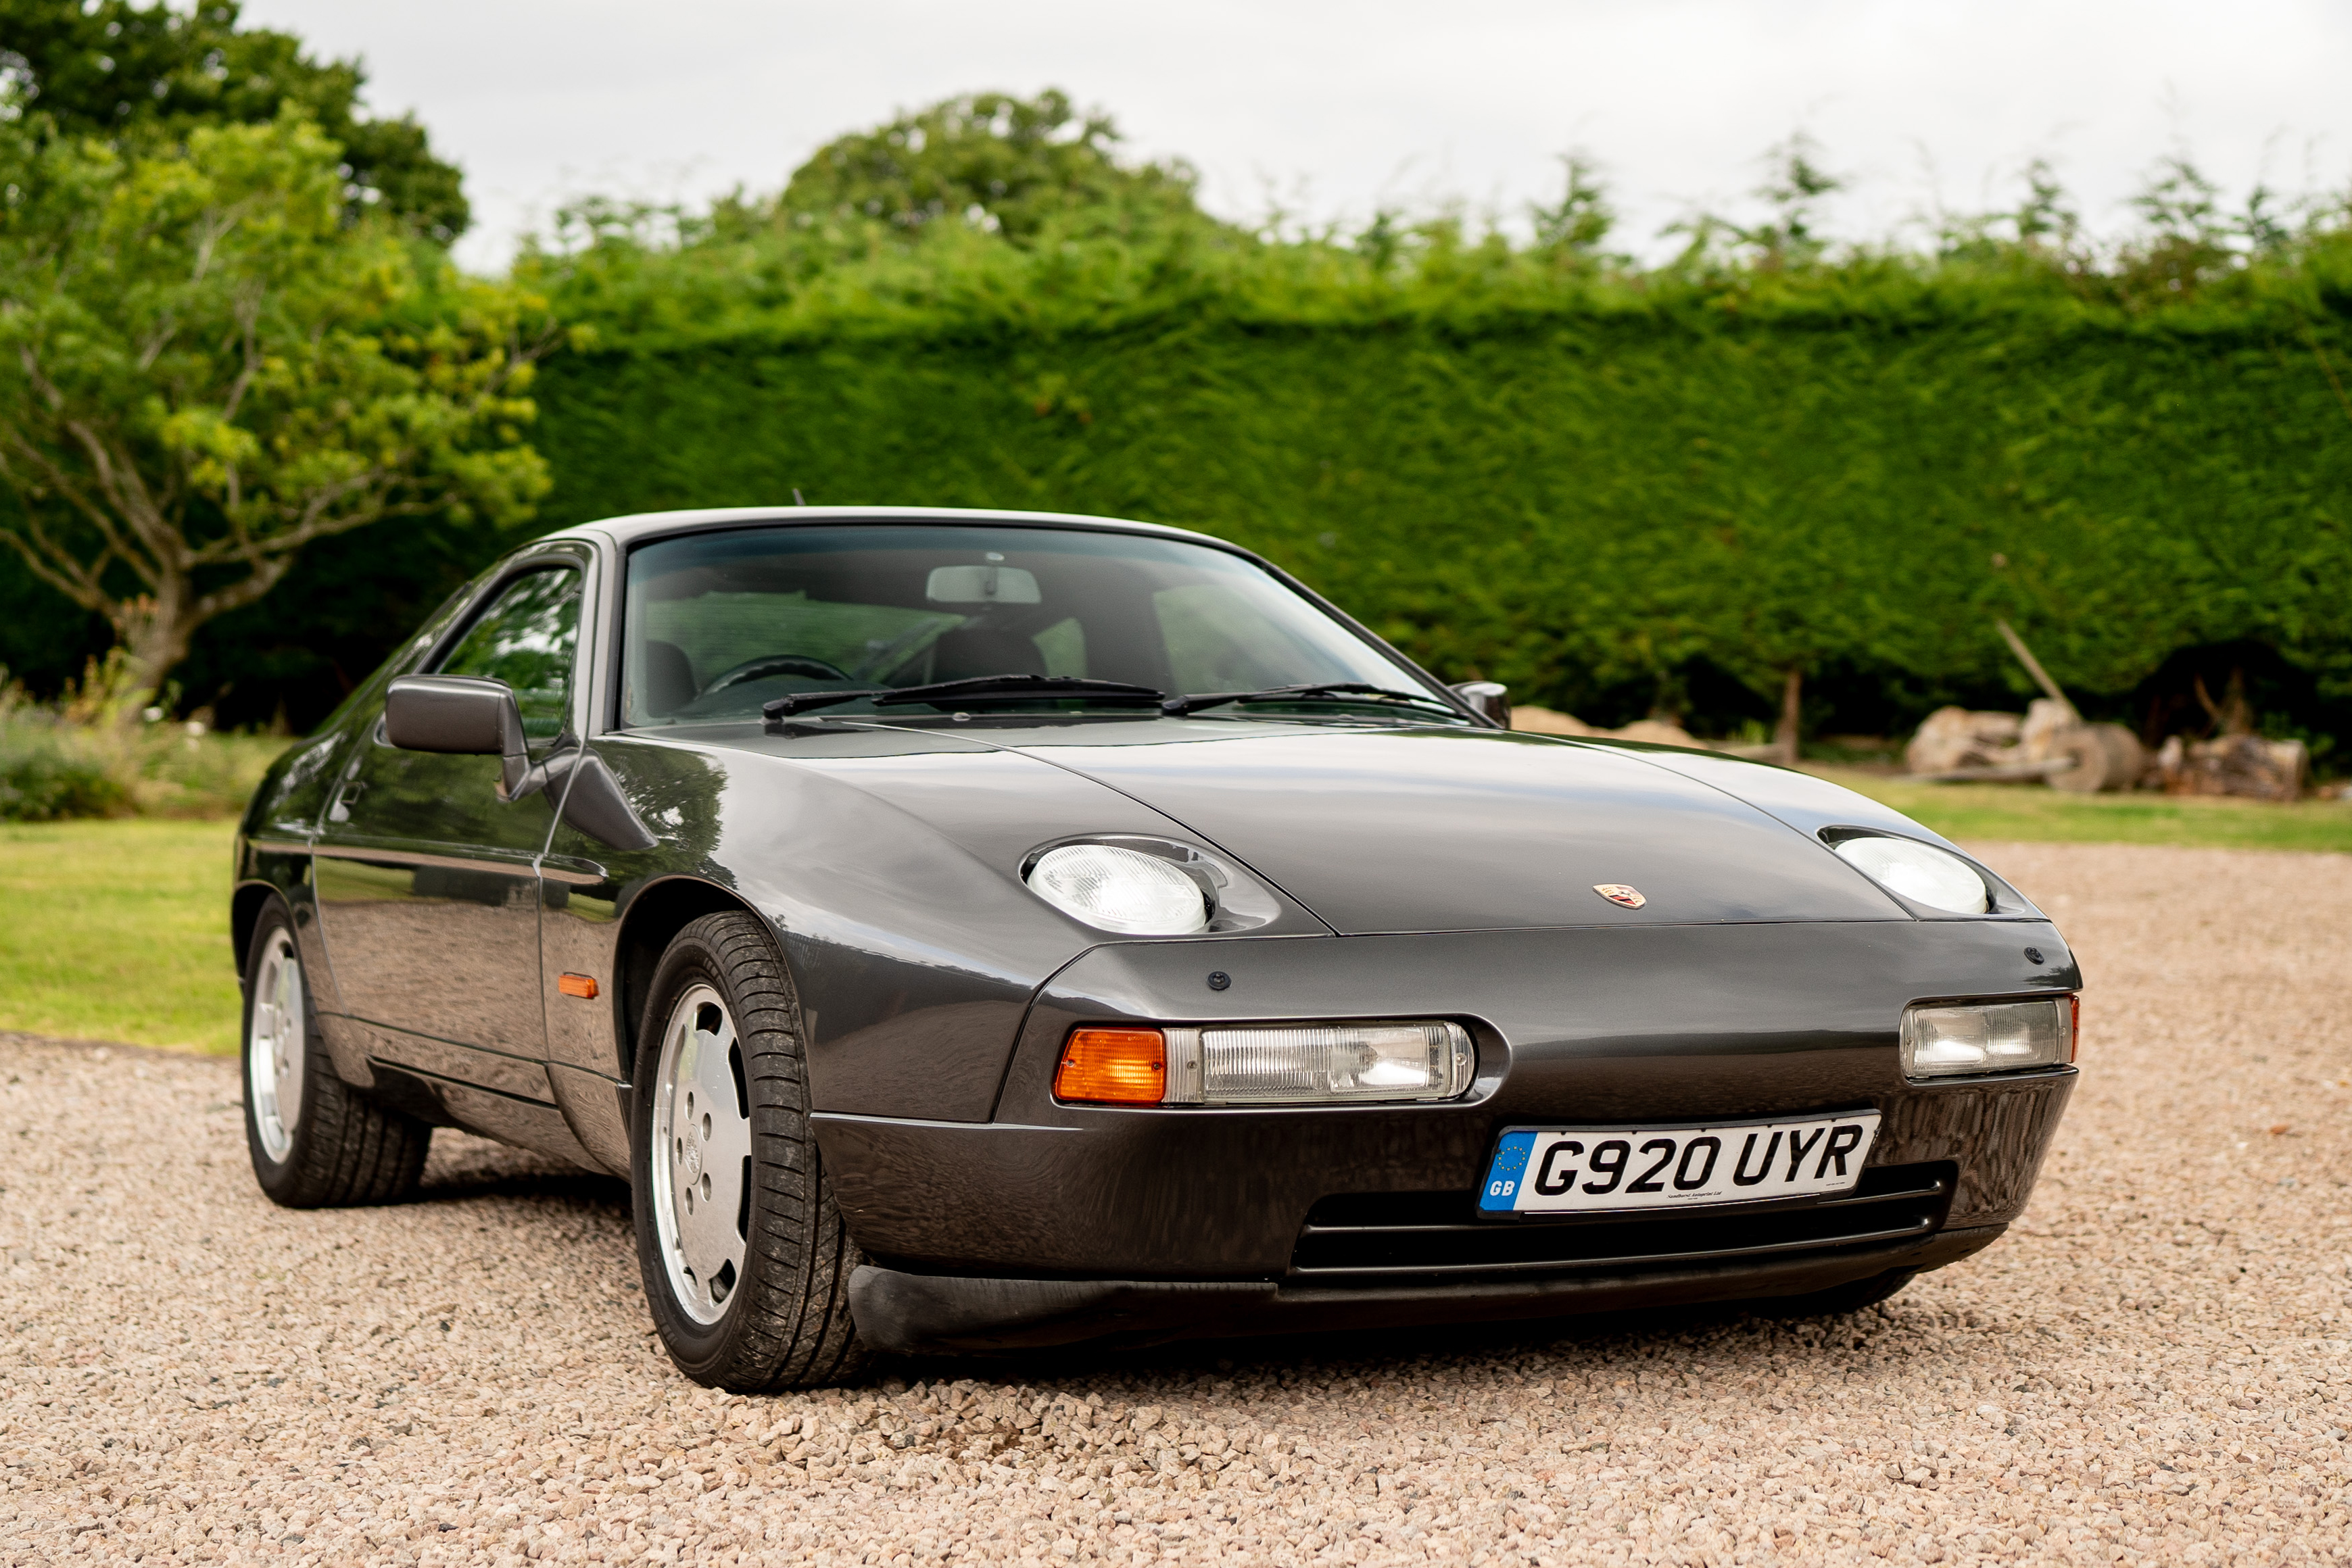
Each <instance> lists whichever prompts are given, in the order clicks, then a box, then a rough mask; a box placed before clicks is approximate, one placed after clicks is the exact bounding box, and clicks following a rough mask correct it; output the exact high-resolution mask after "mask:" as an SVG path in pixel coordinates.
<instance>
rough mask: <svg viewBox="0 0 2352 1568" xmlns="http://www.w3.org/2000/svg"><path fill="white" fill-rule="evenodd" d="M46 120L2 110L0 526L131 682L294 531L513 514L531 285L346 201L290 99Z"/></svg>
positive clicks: (526, 410)
mask: <svg viewBox="0 0 2352 1568" xmlns="http://www.w3.org/2000/svg"><path fill="white" fill-rule="evenodd" d="M46 129H47V128H46V127H44V126H40V125H26V124H19V125H17V126H16V127H9V128H0V193H5V204H0V484H5V486H6V488H7V489H8V490H9V491H10V492H12V493H13V495H14V498H15V500H16V515H15V516H14V517H8V516H5V515H0V539H5V541H6V542H7V543H8V544H9V545H11V546H13V547H14V548H15V549H16V551H17V552H18V553H19V554H20V555H22V556H23V558H24V559H25V561H26V565H27V566H28V568H29V569H30V570H32V571H33V572H34V573H35V574H36V575H37V576H38V577H39V578H40V579H41V580H43V581H45V582H47V583H48V584H49V585H50V586H52V587H54V588H56V589H58V591H60V592H63V593H65V594H66V595H68V597H69V598H71V599H72V600H73V601H74V602H76V603H77V604H79V605H82V606H83V607H85V608H86V609H89V610H91V611H95V612H99V613H101V614H103V615H105V616H106V617H107V618H108V620H109V621H110V622H112V624H113V626H114V630H115V633H116V636H117V638H118V640H119V641H120V643H121V646H122V647H123V649H124V651H125V653H126V655H127V657H128V660H129V664H130V668H131V675H132V677H133V679H134V680H135V681H136V682H137V683H138V684H139V685H142V686H143V687H145V688H146V689H148V690H151V691H152V690H157V689H160V685H161V683H162V681H163V676H164V675H165V674H168V673H169V672H170V670H171V668H172V666H173V664H177V663H178V662H179V660H180V659H181V658H182V656H183V655H184V654H185V653H186V652H187V649H188V640H189V636H190V634H191V633H192V632H194V631H195V629H196V628H197V627H198V626H200V625H202V624H204V622H206V621H209V620H211V619H212V618H213V617H215V616H216V615H219V614H222V613H223V612H226V611H229V610H233V609H236V608H237V607H239V606H241V605H245V604H249V603H251V602H253V601H255V600H257V599H259V598H260V597H261V596H262V595H263V594H265V593H267V592H268V591H269V590H270V589H271V588H272V587H273V586H275V585H276V584H277V583H278V580H280V579H281V578H283V577H284V576H285V574H286V572H287V570H289V568H290V567H291V566H292V565H293V564H294V561H295V559H296V557H297V556H298V555H299V552H300V551H301V550H302V549H303V547H305V546H306V545H308V544H310V543H311V542H312V541H314V540H317V539H320V538H326V537H328V536H329V535H332V534H340V533H345V532H348V531H350V530H352V529H354V528H364V527H366V526H367V525H369V524H371V523H374V522H378V521H380V520H382V519H384V518H387V517H418V516H422V515H425V514H432V513H444V514H448V515H451V516H454V517H457V518H459V519H461V520H463V519H467V518H481V519H485V520H488V521H490V522H493V523H499V524H505V523H509V522H513V521H517V520H520V518H521V517H525V516H527V515H528V514H529V510H530V503H531V502H532V501H533V500H534V499H535V498H536V497H538V496H539V495H541V493H543V492H544V491H545V489H546V487H547V484H548V480H547V476H546V471H545V465H544V464H543V463H541V460H540V458H539V456H538V455H537V454H536V453H534V452H533V451H532V450H531V449H530V447H529V446H527V445H524V444H522V441H521V435H520V428H521V426H522V425H523V424H524V423H526V422H528V421H529V420H530V418H531V417H532V414H533V412H534V411H533V408H532V405H531V403H530V401H529V400H528V399H527V398H526V397H525V396H524V395H523V393H524V392H525V391H526V389H527V388H528V386H529V384H530V376H531V373H532V368H533V363H534V361H535V360H536V359H537V358H538V357H539V356H540V354H541V353H542V352H543V351H544V350H546V349H548V348H550V347H551V346H552V343H553V337H552V331H551V328H550V327H549V326H548V324H547V323H546V320H545V313H544V308H543V307H542V306H541V303H540V302H539V301H537V300H536V299H534V298H531V297H530V296H528V295H524V294H521V293H520V292H517V291H514V290H511V289H509V288H507V287H502V286H499V285H494V284H488V283H482V282H477V281H473V280H468V279H466V278H463V277H460V276H459V275H457V273H456V272H455V271H454V269H453V268H452V267H450V265H449V263H448V261H447V259H446V256H443V254H442V253H441V252H440V251H439V249H437V248H436V247H435V246H430V245H428V244H426V243H425V242H423V241H421V240H418V239H416V238H415V237H414V236H412V235H403V234H401V233H400V232H398V231H397V230H396V229H395V228H394V226H393V225H389V224H386V223H384V222H382V221H376V220H369V221H363V222H362V223H359V224H356V225H354V224H351V223H347V222H346V221H345V219H344V213H343V189H342V188H343V181H342V176H341V172H340V167H339V165H340V161H341V152H340V150H339V149H338V148H337V147H336V146H335V144H334V143H333V142H332V141H330V140H328V139H327V138H326V137H325V136H323V135H322V134H320V131H319V130H318V129H317V127H315V126H314V125H312V124H311V123H310V121H309V120H307V119H304V118H303V117H302V116H301V115H300V114H299V112H297V111H295V110H291V109H289V110H286V111H284V112H283V113H281V115H280V116H279V117H278V119H277V120H273V121H271V122H270V123H268V124H267V125H231V126H219V127H200V128H198V129H197V130H195V131H193V132H192V133H191V134H190V135H189V137H188V139H187V141H186V143H185V145H184V147H181V148H175V149H171V150H167V151H164V152H157V153H153V154H152V155H145V156H138V157H126V156H124V155H122V154H121V153H119V152H116V151H114V150H112V149H110V148H109V147H107V146H105V145H104V144H102V143H100V142H97V141H89V140H75V139H68V138H63V137H58V136H54V135H47V134H45V133H44V132H45V131H46Z"/></svg>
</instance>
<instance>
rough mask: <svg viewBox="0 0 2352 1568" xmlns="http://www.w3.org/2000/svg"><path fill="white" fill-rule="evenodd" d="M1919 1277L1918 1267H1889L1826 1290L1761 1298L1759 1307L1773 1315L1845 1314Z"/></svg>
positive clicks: (1809, 1316)
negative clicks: (1865, 1278)
mask: <svg viewBox="0 0 2352 1568" xmlns="http://www.w3.org/2000/svg"><path fill="white" fill-rule="evenodd" d="M1918 1277H1919V1270H1916V1269H1889V1270H1887V1271H1886V1272H1885V1273H1884V1274H1873V1275H1872V1276H1871V1277H1870V1278H1868V1279H1867V1280H1853V1281H1848V1282H1847V1283H1845V1284H1843V1285H1832V1286H1831V1287H1830V1288H1829V1289H1828V1290H1826V1291H1811V1293H1809V1294H1806V1295H1802V1296H1775V1297H1773V1298H1771V1299H1770V1300H1769V1301H1758V1302H1757V1303H1756V1308H1757V1310H1758V1311H1759V1312H1761V1313H1763V1315H1764V1316H1766V1317H1771V1318H1842V1317H1844V1316H1845V1315H1846V1314H1848V1313H1849V1312H1861V1311H1863V1310H1864V1308H1867V1307H1874V1306H1876V1305H1878V1303H1879V1302H1881V1301H1885V1300H1886V1299H1887V1298H1888V1297H1890V1296H1892V1295H1894V1294H1895V1292H1896V1291H1900V1290H1901V1289H1902V1288H1903V1287H1904V1286H1906V1285H1907V1284H1909V1283H1910V1282H1911V1281H1914V1280H1916V1279H1917V1278H1918Z"/></svg>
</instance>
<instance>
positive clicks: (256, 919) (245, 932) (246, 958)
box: [228, 882, 285, 983]
mask: <svg viewBox="0 0 2352 1568" xmlns="http://www.w3.org/2000/svg"><path fill="white" fill-rule="evenodd" d="M273 896H275V897H279V898H283V897H284V896H285V893H284V890H283V889H280V888H277V887H273V886H271V885H270V884H269V883H266V882H247V883H238V884H237V888H236V892H235V893H233V894H230V895H229V903H228V932H229V941H230V942H231V943H232V944H233V949H232V956H233V958H234V960H235V962H236V977H237V979H238V981H239V982H240V983H242V982H243V981H244V980H245V979H246V978H247V976H246V972H245V971H246V969H247V966H248V964H249V962H250V960H251V958H252V956H253V931H254V927H255V926H257V925H259V924H260V923H261V912H262V911H263V910H265V909H267V908H268V907H269V901H270V899H271V898H272V897H273Z"/></svg>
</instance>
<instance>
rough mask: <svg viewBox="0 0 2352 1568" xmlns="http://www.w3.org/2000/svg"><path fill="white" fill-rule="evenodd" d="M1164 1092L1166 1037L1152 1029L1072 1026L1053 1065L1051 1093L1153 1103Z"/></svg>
mask: <svg viewBox="0 0 2352 1568" xmlns="http://www.w3.org/2000/svg"><path fill="white" fill-rule="evenodd" d="M1167 1092H1168V1041H1167V1040H1166V1039H1165V1037H1163V1036H1162V1035H1161V1034H1160V1031H1159V1030H1156V1029H1081V1030H1071V1031H1070V1040H1069V1043H1068V1044H1067V1045H1065V1046H1064V1047H1063V1048H1062V1062H1061V1065H1060V1066H1059V1067H1056V1068H1055V1070H1054V1097H1055V1099H1057V1100H1078V1101H1085V1102H1087V1103H1093V1104H1098V1105H1157V1104H1159V1103H1160V1101H1161V1100H1162V1099H1163V1098H1165V1097H1166V1095H1167Z"/></svg>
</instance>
